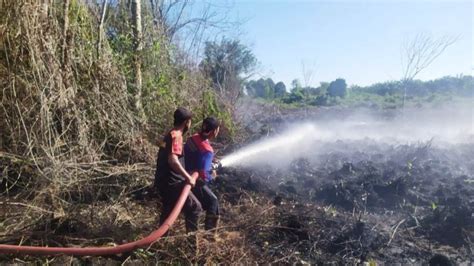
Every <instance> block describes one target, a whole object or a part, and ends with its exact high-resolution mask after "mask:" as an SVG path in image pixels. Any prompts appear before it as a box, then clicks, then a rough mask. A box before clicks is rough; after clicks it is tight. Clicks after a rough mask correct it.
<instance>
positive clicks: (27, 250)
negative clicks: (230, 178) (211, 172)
mask: <svg viewBox="0 0 474 266" xmlns="http://www.w3.org/2000/svg"><path fill="white" fill-rule="evenodd" d="M191 176H192V177H193V178H194V179H196V178H197V176H198V173H193V174H192V175H191ZM190 190H191V185H189V184H186V185H185V186H184V188H183V191H182V192H181V195H180V196H179V199H178V202H177V203H176V205H175V206H174V208H173V211H172V212H171V214H170V215H169V216H168V218H166V220H165V221H164V223H163V224H162V225H161V226H160V228H158V229H157V230H155V231H153V232H152V233H151V234H150V235H148V236H147V237H145V238H142V239H140V240H137V241H134V242H130V243H126V244H122V245H118V246H115V247H83V248H81V247H33V246H15V245H0V254H29V255H60V254H65V255H76V256H104V255H114V254H120V253H126V252H130V251H133V250H135V249H137V248H144V247H149V246H150V245H151V244H153V243H154V242H155V241H157V240H158V239H159V238H160V237H161V236H163V234H164V233H166V231H168V229H169V228H170V227H171V225H172V224H173V223H174V221H175V220H176V218H178V215H179V213H180V212H181V209H182V208H183V205H184V202H185V201H186V199H187V197H188V194H189V191H190Z"/></svg>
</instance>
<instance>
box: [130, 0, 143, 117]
mask: <svg viewBox="0 0 474 266" xmlns="http://www.w3.org/2000/svg"><path fill="white" fill-rule="evenodd" d="M141 14H142V8H141V0H133V1H132V22H133V43H134V50H135V51H134V72H135V73H134V74H135V90H136V91H135V106H136V108H137V110H138V112H139V113H140V115H143V106H142V83H143V82H142V66H141V65H142V60H141V51H142V49H143V41H142V15H141Z"/></svg>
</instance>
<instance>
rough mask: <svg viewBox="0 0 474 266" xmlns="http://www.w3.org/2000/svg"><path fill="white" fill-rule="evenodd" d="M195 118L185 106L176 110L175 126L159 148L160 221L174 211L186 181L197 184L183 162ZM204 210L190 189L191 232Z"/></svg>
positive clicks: (187, 214)
mask: <svg viewBox="0 0 474 266" xmlns="http://www.w3.org/2000/svg"><path fill="white" fill-rule="evenodd" d="M191 117H192V114H191V112H190V111H188V110H187V109H185V108H178V109H177V110H176V111H175V112H174V123H173V129H172V130H170V131H169V132H168V133H167V134H166V136H165V137H164V139H163V142H162V144H161V145H160V149H159V151H158V158H157V159H156V171H155V184H154V185H155V187H156V188H157V189H158V191H159V192H160V196H161V206H162V211H161V217H160V224H162V223H163V222H164V221H165V220H166V218H167V217H168V216H169V214H170V213H171V211H172V209H173V207H174V206H175V205H176V202H177V201H178V198H179V195H180V194H181V191H182V190H183V188H184V186H185V184H186V183H188V184H190V185H191V186H194V185H195V182H196V181H195V180H194V178H193V177H192V176H191V175H190V174H189V173H188V172H186V170H185V169H184V167H183V166H182V165H181V163H180V161H179V158H180V157H182V156H183V134H184V133H185V132H186V131H187V130H188V129H189V127H190V126H191ZM201 210H202V207H201V203H200V202H199V200H198V199H197V198H196V197H195V196H194V194H193V193H192V192H190V193H189V195H188V197H187V198H186V201H185V203H184V206H183V211H184V215H185V220H186V230H187V231H188V232H191V231H195V230H197V219H198V217H199V212H201Z"/></svg>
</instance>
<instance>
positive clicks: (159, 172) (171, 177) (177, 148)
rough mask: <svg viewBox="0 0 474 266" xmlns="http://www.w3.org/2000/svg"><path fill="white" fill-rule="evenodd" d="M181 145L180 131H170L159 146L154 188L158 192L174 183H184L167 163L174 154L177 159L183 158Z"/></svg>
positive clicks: (181, 177)
mask: <svg viewBox="0 0 474 266" xmlns="http://www.w3.org/2000/svg"><path fill="white" fill-rule="evenodd" d="M182 143H183V135H182V133H181V131H179V130H175V129H172V130H170V131H169V132H168V133H167V134H166V135H165V137H164V138H163V142H162V143H161V144H160V149H159V151H158V156H157V159H156V172H155V187H157V188H158V189H160V191H161V189H164V188H166V187H167V186H169V185H172V184H174V183H176V182H181V181H184V177H183V176H181V175H179V174H177V173H174V172H173V170H172V169H171V168H170V165H169V163H168V160H169V155H170V154H176V155H177V156H178V157H179V158H181V157H182V156H183V151H182V147H183V146H182Z"/></svg>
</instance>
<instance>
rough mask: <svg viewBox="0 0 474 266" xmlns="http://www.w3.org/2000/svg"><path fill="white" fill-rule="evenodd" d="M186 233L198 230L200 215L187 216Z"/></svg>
mask: <svg viewBox="0 0 474 266" xmlns="http://www.w3.org/2000/svg"><path fill="white" fill-rule="evenodd" d="M185 225H186V233H188V234H189V233H192V232H196V231H197V230H198V217H186V221H185Z"/></svg>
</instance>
